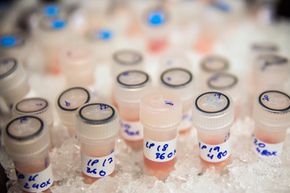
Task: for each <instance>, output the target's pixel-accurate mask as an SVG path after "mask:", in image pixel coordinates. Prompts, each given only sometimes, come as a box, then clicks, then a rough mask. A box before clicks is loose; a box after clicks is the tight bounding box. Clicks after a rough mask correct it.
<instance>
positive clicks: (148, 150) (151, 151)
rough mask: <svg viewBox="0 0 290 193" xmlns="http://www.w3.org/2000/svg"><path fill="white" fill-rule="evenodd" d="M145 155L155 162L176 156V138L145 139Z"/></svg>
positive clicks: (168, 159)
mask: <svg viewBox="0 0 290 193" xmlns="http://www.w3.org/2000/svg"><path fill="white" fill-rule="evenodd" d="M144 155H145V157H146V158H147V159H149V160H152V161H155V162H166V161H170V160H172V159H173V158H174V157H175V156H176V138H174V139H172V140H170V141H153V140H148V139H146V140H144Z"/></svg>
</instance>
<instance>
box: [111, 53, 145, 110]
mask: <svg viewBox="0 0 290 193" xmlns="http://www.w3.org/2000/svg"><path fill="white" fill-rule="evenodd" d="M144 66H145V65H144V57H143V55H142V54H141V53H140V52H138V51H136V50H130V49H123V50H118V51H116V52H114V53H113V57H112V64H111V74H112V77H113V80H114V81H115V80H116V77H117V76H118V75H119V74H120V73H121V72H124V71H127V70H141V71H142V70H144ZM114 83H115V82H114ZM114 83H113V84H114ZM113 87H114V85H113ZM112 104H113V105H114V106H115V107H118V104H117V102H116V99H115V93H114V89H113V90H112Z"/></svg>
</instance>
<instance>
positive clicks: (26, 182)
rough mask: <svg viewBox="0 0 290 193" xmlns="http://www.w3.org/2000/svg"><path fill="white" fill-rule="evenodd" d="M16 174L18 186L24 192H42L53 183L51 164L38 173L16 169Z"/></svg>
mask: <svg viewBox="0 0 290 193" xmlns="http://www.w3.org/2000/svg"><path fill="white" fill-rule="evenodd" d="M16 174H17V178H18V182H19V185H20V188H21V189H22V190H24V191H26V192H43V191H45V190H47V189H48V188H49V187H50V186H52V184H53V175H52V169H51V165H49V166H48V167H47V168H46V169H45V170H43V171H41V172H38V173H32V174H24V173H21V172H19V171H16Z"/></svg>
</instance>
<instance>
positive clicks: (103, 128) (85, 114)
mask: <svg viewBox="0 0 290 193" xmlns="http://www.w3.org/2000/svg"><path fill="white" fill-rule="evenodd" d="M76 116H77V119H76V133H77V136H78V138H79V139H80V140H81V141H83V142H88V141H91V142H93V141H96V140H101V139H106V138H110V137H113V136H116V135H117V133H118V131H119V118H118V114H117V111H116V110H115V109H114V108H113V107H112V106H110V105H108V104H105V103H89V104H85V105H83V106H82V107H80V108H79V110H78V112H77V114H76Z"/></svg>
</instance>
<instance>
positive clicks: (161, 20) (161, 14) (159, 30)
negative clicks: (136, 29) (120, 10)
mask: <svg viewBox="0 0 290 193" xmlns="http://www.w3.org/2000/svg"><path fill="white" fill-rule="evenodd" d="M144 18H145V24H144V31H145V33H146V36H147V37H148V50H149V52H150V53H160V52H162V51H164V50H165V49H166V48H167V47H168V45H169V40H168V35H167V34H168V31H169V30H168V28H169V14H168V12H167V11H166V10H165V9H163V8H162V7H155V8H153V9H150V10H148V11H147V12H146V13H145V17H144Z"/></svg>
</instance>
